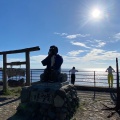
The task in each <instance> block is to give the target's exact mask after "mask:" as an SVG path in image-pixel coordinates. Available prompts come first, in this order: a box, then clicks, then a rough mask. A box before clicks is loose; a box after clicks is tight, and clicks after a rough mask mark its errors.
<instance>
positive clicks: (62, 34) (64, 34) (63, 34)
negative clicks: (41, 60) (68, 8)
mask: <svg viewBox="0 0 120 120" xmlns="http://www.w3.org/2000/svg"><path fill="white" fill-rule="evenodd" d="M54 34H56V35H60V36H66V35H67V33H58V32H54Z"/></svg>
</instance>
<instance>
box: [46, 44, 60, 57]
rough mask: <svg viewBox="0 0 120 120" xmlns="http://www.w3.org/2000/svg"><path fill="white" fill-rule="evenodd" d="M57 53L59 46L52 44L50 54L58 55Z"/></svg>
mask: <svg viewBox="0 0 120 120" xmlns="http://www.w3.org/2000/svg"><path fill="white" fill-rule="evenodd" d="M57 53H58V48H57V47H56V46H55V45H53V46H50V49H49V52H48V54H52V55H56V54H57Z"/></svg>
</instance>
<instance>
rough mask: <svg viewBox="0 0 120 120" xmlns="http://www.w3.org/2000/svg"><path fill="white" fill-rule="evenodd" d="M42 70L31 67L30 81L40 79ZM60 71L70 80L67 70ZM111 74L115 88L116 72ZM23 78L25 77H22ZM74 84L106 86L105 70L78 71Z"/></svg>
mask: <svg viewBox="0 0 120 120" xmlns="http://www.w3.org/2000/svg"><path fill="white" fill-rule="evenodd" d="M43 71H44V69H31V70H30V79H31V82H37V81H40V75H41V74H42V73H43ZM61 73H66V74H67V76H68V81H69V82H70V74H69V70H62V71H61ZM113 76H114V83H113V87H115V88H116V83H117V80H116V73H113ZM19 78H20V77H19ZM22 78H23V77H22ZM14 79H17V77H14ZM24 79H26V78H25V77H24ZM1 80H2V72H1V71H0V81H1ZM75 84H76V85H82V86H93V87H97V86H100V87H108V80H107V72H105V71H79V72H77V73H76V81H75Z"/></svg>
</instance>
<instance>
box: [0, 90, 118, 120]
mask: <svg viewBox="0 0 120 120" xmlns="http://www.w3.org/2000/svg"><path fill="white" fill-rule="evenodd" d="M78 95H79V98H80V106H79V108H78V109H77V112H76V113H75V115H74V116H73V118H72V119H71V120H120V116H119V114H118V113H117V112H116V111H115V110H105V109H106V108H107V107H109V108H114V107H115V102H114V100H113V98H112V99H111V94H110V93H94V92H87V91H78ZM19 103H20V98H19V97H18V96H2V95H0V120H8V119H9V118H10V117H11V116H14V114H15V113H16V108H17V107H18V105H19ZM106 106H107V107H106Z"/></svg>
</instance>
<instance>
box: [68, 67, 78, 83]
mask: <svg viewBox="0 0 120 120" xmlns="http://www.w3.org/2000/svg"><path fill="white" fill-rule="evenodd" d="M69 72H71V84H73V85H74V84H75V72H78V70H76V69H75V67H73V68H72V69H71V70H69Z"/></svg>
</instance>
